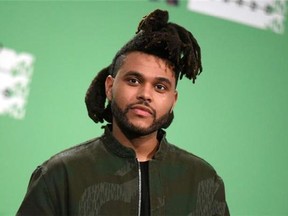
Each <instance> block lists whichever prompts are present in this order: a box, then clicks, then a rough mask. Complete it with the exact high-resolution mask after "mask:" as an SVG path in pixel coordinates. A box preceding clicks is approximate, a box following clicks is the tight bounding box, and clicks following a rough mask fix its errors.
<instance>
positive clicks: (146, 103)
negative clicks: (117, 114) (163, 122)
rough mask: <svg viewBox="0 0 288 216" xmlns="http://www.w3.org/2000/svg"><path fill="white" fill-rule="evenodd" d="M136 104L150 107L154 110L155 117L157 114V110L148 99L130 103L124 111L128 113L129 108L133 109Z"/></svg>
mask: <svg viewBox="0 0 288 216" xmlns="http://www.w3.org/2000/svg"><path fill="white" fill-rule="evenodd" d="M135 105H142V106H146V107H147V108H148V109H150V110H151V111H152V115H153V116H154V117H155V116H156V110H155V109H154V108H153V107H151V106H150V105H149V103H148V102H147V101H139V102H136V103H132V104H128V105H127V107H126V109H125V112H124V113H125V114H126V113H127V112H128V110H129V109H131V108H132V107H133V106H135Z"/></svg>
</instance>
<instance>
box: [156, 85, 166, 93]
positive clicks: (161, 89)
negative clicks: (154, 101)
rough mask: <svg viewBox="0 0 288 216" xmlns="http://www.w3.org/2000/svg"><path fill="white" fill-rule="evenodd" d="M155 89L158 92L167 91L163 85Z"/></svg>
mask: <svg viewBox="0 0 288 216" xmlns="http://www.w3.org/2000/svg"><path fill="white" fill-rule="evenodd" d="M155 88H156V89H157V90H158V91H165V90H166V89H167V88H166V86H165V85H162V84H157V85H156V86H155Z"/></svg>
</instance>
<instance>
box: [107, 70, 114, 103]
mask: <svg viewBox="0 0 288 216" xmlns="http://www.w3.org/2000/svg"><path fill="white" fill-rule="evenodd" d="M113 83H114V78H113V77H112V76H111V75H109V76H107V78H106V80H105V92H106V97H107V99H108V100H109V101H111V100H112V97H113V95H112V87H113Z"/></svg>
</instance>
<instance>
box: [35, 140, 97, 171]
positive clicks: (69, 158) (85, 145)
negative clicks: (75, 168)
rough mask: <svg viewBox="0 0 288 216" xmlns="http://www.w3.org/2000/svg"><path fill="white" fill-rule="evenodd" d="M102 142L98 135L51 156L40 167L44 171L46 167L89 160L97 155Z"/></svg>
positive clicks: (59, 166)
mask: <svg viewBox="0 0 288 216" xmlns="http://www.w3.org/2000/svg"><path fill="white" fill-rule="evenodd" d="M101 143H102V142H101V137H96V138H93V139H90V140H87V141H85V142H82V143H80V144H78V145H74V146H72V147H70V148H67V149H65V150H63V151H61V152H59V153H57V154H55V155H53V156H51V157H50V158H49V159H48V160H46V161H45V162H44V163H42V164H41V165H40V166H39V167H42V169H43V171H45V170H46V169H57V168H61V167H62V168H63V167H67V166H71V165H73V164H79V163H83V162H85V161H89V160H91V159H92V158H93V157H95V156H96V154H95V153H96V152H97V151H99V149H101V146H102V145H101ZM98 155H100V154H98Z"/></svg>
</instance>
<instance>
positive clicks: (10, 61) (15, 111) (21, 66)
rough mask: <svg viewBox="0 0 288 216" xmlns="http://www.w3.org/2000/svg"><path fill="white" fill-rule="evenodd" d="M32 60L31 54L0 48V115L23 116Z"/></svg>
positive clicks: (19, 117)
mask: <svg viewBox="0 0 288 216" xmlns="http://www.w3.org/2000/svg"><path fill="white" fill-rule="evenodd" d="M33 61H34V58H33V56H32V55H31V54H28V53H19V54H18V53H16V52H15V51H14V50H12V49H7V48H0V115H10V116H12V117H14V118H16V119H22V118H24V116H25V105H26V102H27V96H28V93H29V84H30V81H31V76H32V72H33V67H32V66H33Z"/></svg>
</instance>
